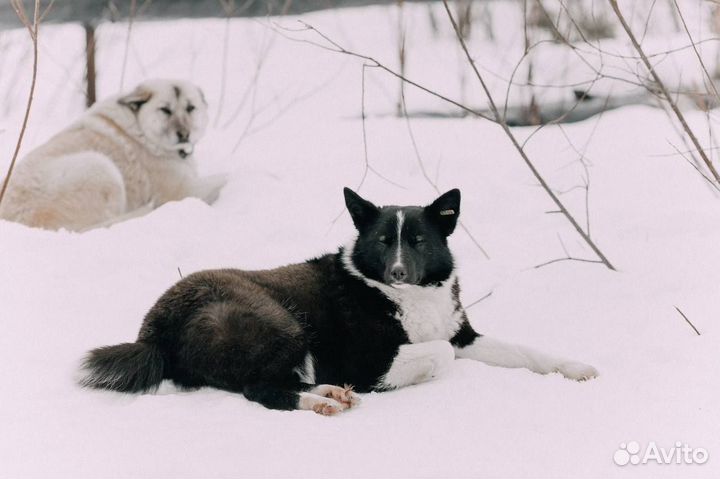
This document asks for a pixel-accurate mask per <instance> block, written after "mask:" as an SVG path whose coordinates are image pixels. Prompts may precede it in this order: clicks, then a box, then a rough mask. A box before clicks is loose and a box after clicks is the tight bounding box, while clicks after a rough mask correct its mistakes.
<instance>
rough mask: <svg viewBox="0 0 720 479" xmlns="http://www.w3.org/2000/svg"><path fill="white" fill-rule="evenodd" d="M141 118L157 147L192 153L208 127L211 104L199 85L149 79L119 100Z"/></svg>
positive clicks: (185, 154)
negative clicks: (208, 103) (209, 106)
mask: <svg viewBox="0 0 720 479" xmlns="http://www.w3.org/2000/svg"><path fill="white" fill-rule="evenodd" d="M118 103H119V104H120V105H122V106H123V107H125V108H128V109H129V110H130V111H131V112H132V113H133V114H134V115H135V117H136V118H137V122H138V126H139V128H140V131H141V132H142V134H143V136H144V137H145V138H146V139H147V140H148V141H150V142H151V143H153V144H154V145H156V146H158V147H160V148H162V149H164V150H170V151H176V152H177V153H178V154H179V155H180V156H181V157H183V158H185V157H186V156H188V155H190V154H192V151H193V145H194V144H195V142H197V141H198V140H199V139H200V137H201V136H202V135H203V133H204V132H205V127H206V126H207V121H208V117H207V103H206V102H205V97H204V96H203V93H202V91H201V90H200V88H198V87H197V86H195V85H193V84H191V83H188V82H183V81H174V80H148V81H145V82H143V83H141V84H139V85H138V86H137V87H136V88H135V89H134V90H133V91H132V92H130V93H129V94H127V95H124V96H122V97H120V98H119V99H118Z"/></svg>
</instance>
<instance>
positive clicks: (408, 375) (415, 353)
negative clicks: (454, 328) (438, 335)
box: [376, 341, 455, 389]
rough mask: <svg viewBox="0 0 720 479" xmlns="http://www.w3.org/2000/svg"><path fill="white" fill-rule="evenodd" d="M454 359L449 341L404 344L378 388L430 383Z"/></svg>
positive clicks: (379, 382)
mask: <svg viewBox="0 0 720 479" xmlns="http://www.w3.org/2000/svg"><path fill="white" fill-rule="evenodd" d="M453 359H455V352H454V350H453V347H452V346H451V345H450V343H449V342H447V341H428V342H426V343H418V344H403V345H402V346H400V349H399V350H398V354H397V356H395V359H393V362H392V365H391V366H390V369H389V370H388V372H387V373H385V375H384V376H383V377H382V378H381V379H380V381H378V384H377V386H376V387H377V388H378V389H395V388H400V387H403V386H409V385H411V384H417V383H421V382H424V381H428V380H430V379H432V378H434V377H436V376H438V375H439V374H441V373H442V372H443V371H444V370H445V369H447V367H448V366H449V365H450V364H451V363H452V361H453Z"/></svg>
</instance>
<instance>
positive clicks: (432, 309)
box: [342, 242, 462, 343]
mask: <svg viewBox="0 0 720 479" xmlns="http://www.w3.org/2000/svg"><path fill="white" fill-rule="evenodd" d="M354 247H355V242H353V243H352V244H350V245H348V246H346V247H345V249H344V251H343V257H342V261H343V264H344V266H345V268H346V269H347V271H348V272H349V273H350V274H352V275H353V276H356V277H358V278H360V279H362V280H363V281H364V282H365V284H367V285H368V286H371V287H373V288H377V289H379V290H380V291H381V292H382V293H383V294H384V295H385V296H387V297H388V298H389V299H390V300H391V301H392V302H393V303H395V304H396V305H397V306H398V312H397V314H396V316H395V317H396V319H397V320H398V321H400V323H401V324H402V327H403V329H404V330H405V332H406V333H407V335H408V339H410V342H411V343H421V342H425V341H432V340H435V339H441V340H445V341H448V340H449V339H450V338H452V337H453V336H454V335H455V333H456V332H457V330H458V328H460V324H461V322H462V313H461V312H460V311H455V302H454V301H453V295H452V285H453V284H454V283H455V275H454V274H453V275H451V276H450V278H448V279H447V280H446V281H444V282H442V283H440V285H439V286H416V285H401V286H402V287H396V286H390V285H387V284H385V283H381V282H379V281H375V280H373V279H370V278H367V277H366V276H364V275H363V274H362V273H361V272H360V271H359V270H358V269H357V268H356V267H355V265H354V264H353V262H352V252H353V249H354Z"/></svg>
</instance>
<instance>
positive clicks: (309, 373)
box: [293, 353, 315, 384]
mask: <svg viewBox="0 0 720 479" xmlns="http://www.w3.org/2000/svg"><path fill="white" fill-rule="evenodd" d="M293 372H294V373H297V374H298V376H300V382H303V383H305V384H315V358H314V357H313V355H312V354H310V353H307V355H306V356H305V362H304V363H303V365H302V366H298V367H296V368H295V369H293Z"/></svg>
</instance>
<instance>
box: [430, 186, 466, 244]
mask: <svg viewBox="0 0 720 479" xmlns="http://www.w3.org/2000/svg"><path fill="white" fill-rule="evenodd" d="M425 216H426V217H427V218H428V219H429V220H430V221H432V222H433V223H434V224H436V225H437V226H438V227H440V232H441V233H442V234H443V235H445V236H450V234H452V232H453V231H455V226H456V225H457V220H458V216H460V190H458V189H457V188H455V189H454V190H450V191H448V192H447V193H444V194H442V195H440V197H439V198H438V199H436V200H435V201H433V202H432V204H430V205H429V206H426V207H425Z"/></svg>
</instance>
